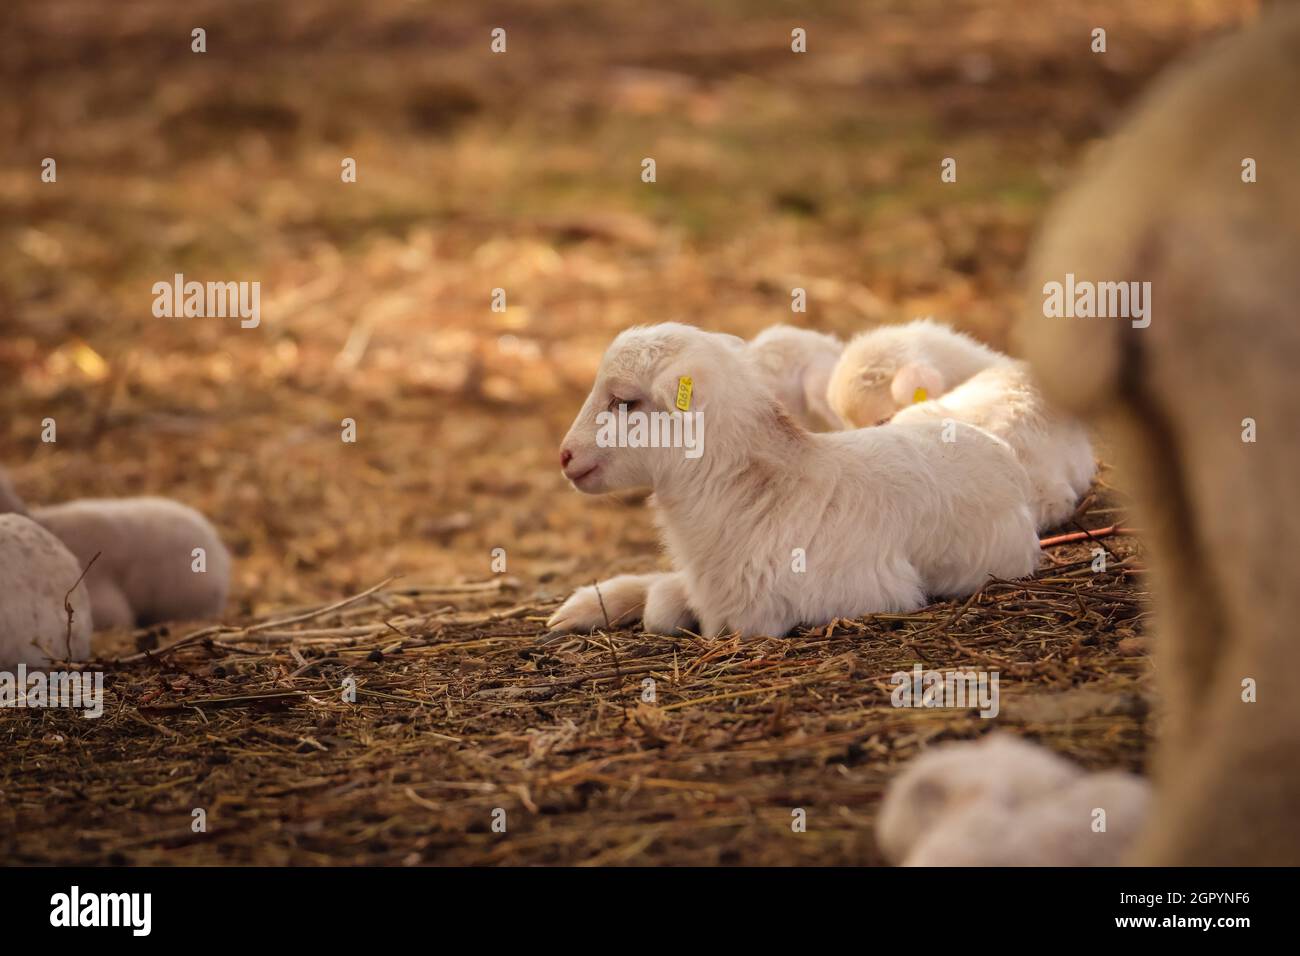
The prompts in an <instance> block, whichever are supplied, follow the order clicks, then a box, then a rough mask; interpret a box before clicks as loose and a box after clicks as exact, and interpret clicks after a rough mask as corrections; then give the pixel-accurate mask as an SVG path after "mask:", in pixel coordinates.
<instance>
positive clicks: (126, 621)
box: [86, 575, 135, 631]
mask: <svg viewBox="0 0 1300 956" xmlns="http://www.w3.org/2000/svg"><path fill="white" fill-rule="evenodd" d="M86 590H87V591H89V592H90V619H91V622H92V623H93V624H94V627H95V630H97V631H107V630H110V629H115V628H128V629H129V628H133V627H135V612H134V611H132V610H131V604H130V602H129V601H127V599H126V595H124V594H123V593H122V590H121V588H119V587H118V586H117V585H116V584H114V583H113V582H112V581H111V580H106V579H104V578H97V577H95V576H94V575H90V577H89V580H87V582H86Z"/></svg>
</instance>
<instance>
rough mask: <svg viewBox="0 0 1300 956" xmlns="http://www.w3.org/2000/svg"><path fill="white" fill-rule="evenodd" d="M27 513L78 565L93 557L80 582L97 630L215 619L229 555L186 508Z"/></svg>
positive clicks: (69, 506) (149, 501) (114, 504)
mask: <svg viewBox="0 0 1300 956" xmlns="http://www.w3.org/2000/svg"><path fill="white" fill-rule="evenodd" d="M30 513H31V516H32V518H33V519H34V520H36V521H38V522H40V523H41V524H42V525H44V526H45V527H47V528H49V529H50V530H51V531H52V532H54V534H55V535H57V536H58V537H59V539H60V540H61V541H63V543H64V544H65V545H67V547H68V548H69V549H70V550H71V551H72V552H73V554H75V555H76V556H77V559H78V560H79V561H81V562H82V564H83V565H85V564H87V563H89V562H90V559H91V558H93V557H94V556H95V555H96V554H99V558H98V560H96V561H95V563H94V565H93V566H91V568H90V571H89V572H88V573H87V574H86V586H87V587H88V588H89V590H90V602H91V608H92V612H93V615H94V619H95V628H96V630H104V629H106V628H130V627H137V626H145V625H149V624H156V623H158V622H161V621H187V620H206V619H212V618H215V617H219V616H220V615H221V612H222V609H223V608H224V607H225V604H226V592H227V591H228V589H229V587H230V552H228V551H227V550H226V546H225V545H224V544H222V543H221V538H220V536H219V535H218V534H217V531H216V529H215V528H213V527H212V525H211V524H210V523H209V522H208V520H207V519H206V518H204V517H203V515H201V514H199V513H198V512H197V511H195V510H194V509H193V508H190V507H188V506H186V505H183V504H181V503H180V502H177V501H171V500H169V499H167V498H120V499H110V498H86V499H83V500H79V501H68V502H64V503H63V504H57V505H48V506H46V507H36V508H32V509H31V511H30ZM196 548H202V549H203V553H202V555H201V556H200V555H196V554H195V549H196ZM199 567H202V568H203V570H196V569H197V568H199Z"/></svg>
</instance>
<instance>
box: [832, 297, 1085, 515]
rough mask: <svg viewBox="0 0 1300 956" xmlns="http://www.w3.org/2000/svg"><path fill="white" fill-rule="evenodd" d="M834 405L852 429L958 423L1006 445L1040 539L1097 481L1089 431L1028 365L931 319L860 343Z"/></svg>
mask: <svg viewBox="0 0 1300 956" xmlns="http://www.w3.org/2000/svg"><path fill="white" fill-rule="evenodd" d="M827 398H828V402H829V404H830V406H831V408H832V409H833V410H834V412H835V414H836V415H837V416H838V417H839V418H840V419H841V420H842V421H843V422H844V424H845V425H847V426H848V427H853V428H861V427H865V426H869V425H875V424H879V423H880V422H882V421H885V420H888V421H892V422H918V421H924V420H927V419H934V420H942V419H945V418H951V419H954V420H956V421H962V422H966V423H968V424H971V425H976V426H978V427H980V428H983V429H984V430H985V431H988V432H990V433H992V434H994V435H996V436H998V437H999V438H1001V439H1003V440H1004V441H1006V442H1007V444H1009V445H1010V446H1011V448H1012V449H1013V450H1014V451H1015V453H1016V456H1017V457H1018V458H1019V459H1020V462H1021V464H1023V465H1024V466H1025V470H1026V472H1027V473H1028V475H1029V481H1030V485H1031V487H1032V489H1033V503H1034V509H1035V518H1036V522H1037V525H1038V528H1039V529H1040V530H1042V529H1045V528H1052V527H1055V526H1057V525H1059V524H1061V523H1062V522H1063V521H1065V520H1066V519H1067V518H1069V517H1070V516H1071V515H1072V514H1073V513H1074V509H1075V507H1076V506H1077V505H1078V502H1079V499H1080V497H1081V496H1082V495H1083V494H1084V493H1085V492H1086V491H1087V490H1088V488H1089V486H1090V485H1091V484H1092V478H1093V475H1094V473H1095V472H1096V462H1095V460H1094V458H1093V454H1092V445H1091V443H1090V442H1089V440H1088V433H1087V430H1086V429H1085V428H1084V427H1083V426H1082V425H1081V424H1080V423H1078V422H1077V421H1074V420H1073V419H1071V418H1068V417H1066V416H1064V415H1061V414H1060V413H1058V412H1056V411H1055V410H1053V409H1052V408H1051V407H1050V406H1049V405H1048V404H1047V402H1046V401H1045V400H1044V399H1043V397H1042V395H1041V393H1040V392H1039V390H1038V388H1037V386H1036V385H1035V384H1034V382H1033V379H1032V377H1031V374H1030V372H1029V368H1028V366H1027V365H1025V364H1024V363H1023V362H1017V361H1014V360H1012V359H1010V358H1008V357H1007V356H1005V355H1002V354H1000V353H998V352H995V351H994V350H993V349H990V348H988V347H987V346H985V345H982V344H980V343H979V342H976V341H975V340H974V339H972V338H970V337H969V336H966V335H963V334H962V333H960V332H957V331H955V330H953V329H950V328H948V327H947V326H945V325H941V324H939V323H937V322H933V321H930V320H928V319H921V320H918V321H916V322H910V323H908V324H906V325H896V326H884V327H882V328H878V329H875V330H873V331H871V332H866V333H863V334H862V335H859V336H857V337H856V338H854V339H853V341H851V342H850V343H849V344H848V346H847V347H846V348H845V350H844V354H843V357H842V358H841V359H840V362H839V364H838V365H837V366H836V368H835V370H834V372H833V373H832V375H831V379H830V383H829V385H828V388H827Z"/></svg>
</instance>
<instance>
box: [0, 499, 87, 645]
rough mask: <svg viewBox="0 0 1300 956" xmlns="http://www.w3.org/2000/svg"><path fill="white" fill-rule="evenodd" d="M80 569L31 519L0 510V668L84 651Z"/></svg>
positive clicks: (84, 596)
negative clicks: (69, 618) (65, 601)
mask: <svg viewBox="0 0 1300 956" xmlns="http://www.w3.org/2000/svg"><path fill="white" fill-rule="evenodd" d="M2 483H3V482H0V484H2ZM81 570H82V569H81V565H80V564H78V563H77V559H76V558H75V557H74V556H73V555H72V552H70V551H69V550H68V549H67V548H65V547H64V546H63V544H62V543H61V542H60V541H59V539H58V538H56V537H55V536H54V535H52V534H50V532H48V531H46V530H45V529H44V528H42V527H41V526H40V525H38V524H37V523H36V522H34V521H32V520H31V519H30V518H26V517H24V516H23V515H20V514H0V668H4V669H9V668H12V667H16V666H17V665H19V664H26V665H27V666H28V667H45V666H47V665H48V664H50V663H51V661H56V660H73V661H84V660H85V659H86V658H87V657H89V656H90V631H91V610H90V595H89V593H88V592H87V590H86V585H85V583H84V582H83V581H81V580H80V579H81ZM74 585H75V586H74ZM65 597H66V599H67V604H68V607H71V608H72V620H71V622H69V620H68V611H67V608H66V607H65V606H64V599H65Z"/></svg>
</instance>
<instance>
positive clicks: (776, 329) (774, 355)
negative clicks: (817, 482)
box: [749, 325, 844, 432]
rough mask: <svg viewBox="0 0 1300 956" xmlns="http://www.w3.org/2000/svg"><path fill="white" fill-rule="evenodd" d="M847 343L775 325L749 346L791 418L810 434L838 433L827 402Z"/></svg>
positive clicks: (757, 363) (756, 362)
mask: <svg viewBox="0 0 1300 956" xmlns="http://www.w3.org/2000/svg"><path fill="white" fill-rule="evenodd" d="M843 351H844V343H843V342H841V341H840V340H839V339H837V338H836V337H835V336H833V335H828V334H827V333H825V332H814V331H812V330H811V329H798V328H795V327H794V326H792V325H773V326H770V327H769V328H766V329H764V330H763V331H762V332H760V333H759V334H758V335H756V336H755V337H754V338H753V339H751V340H750V343H749V354H750V355H751V356H752V357H753V359H754V365H755V367H756V368H757V369H758V371H759V373H760V374H761V375H762V377H763V379H764V380H765V381H766V382H767V386H768V388H769V389H771V391H772V394H773V395H775V396H776V397H777V400H778V401H780V403H781V404H782V405H784V406H785V409H786V411H788V412H789V413H790V415H791V417H792V418H794V420H795V421H797V422H798V423H799V424H800V425H802V426H803V427H804V428H807V429H808V430H809V431H817V432H824V431H835V430H837V429H838V428H839V427H840V420H839V417H838V416H837V415H836V414H835V413H834V412H833V411H832V410H831V406H830V403H829V402H828V401H827V400H826V389H827V386H828V385H829V383H830V379H831V372H832V371H834V369H835V363H837V362H838V361H839V360H840V354H841V353H842V352H843Z"/></svg>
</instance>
